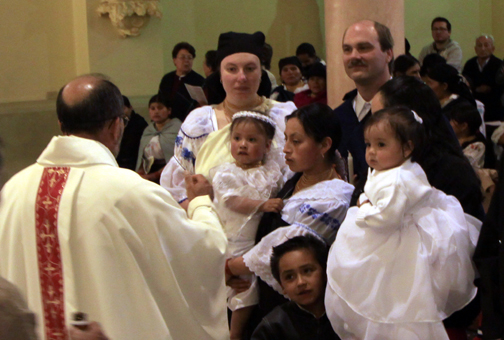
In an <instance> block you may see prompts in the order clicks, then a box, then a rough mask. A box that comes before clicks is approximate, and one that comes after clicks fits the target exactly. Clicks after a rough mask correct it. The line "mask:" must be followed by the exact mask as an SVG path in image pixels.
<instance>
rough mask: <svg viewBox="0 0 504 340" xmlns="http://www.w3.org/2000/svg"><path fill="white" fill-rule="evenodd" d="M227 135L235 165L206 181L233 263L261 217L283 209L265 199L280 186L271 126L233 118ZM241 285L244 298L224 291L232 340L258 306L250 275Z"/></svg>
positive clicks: (248, 117)
mask: <svg viewBox="0 0 504 340" xmlns="http://www.w3.org/2000/svg"><path fill="white" fill-rule="evenodd" d="M230 130H231V133H230V136H231V155H232V156H233V158H234V160H235V162H233V163H224V164H222V165H220V166H217V167H215V168H214V169H212V170H211V171H210V176H211V177H212V185H213V188H214V193H215V199H216V200H217V211H218V213H219V216H220V218H221V220H222V223H223V225H224V230H225V232H226V236H227V238H228V241H229V246H228V253H229V256H230V258H234V257H237V256H240V255H243V254H244V253H245V252H247V251H248V250H250V249H251V248H252V247H253V246H254V243H255V235H256V232H257V226H258V224H259V220H260V218H261V216H262V213H263V212H280V210H281V209H282V207H283V203H282V199H280V198H270V197H271V196H274V195H276V192H277V190H278V188H279V187H280V185H281V184H282V183H280V182H281V181H282V173H281V171H280V167H279V165H278V162H275V161H273V160H272V157H273V155H272V154H271V153H269V152H270V150H271V148H272V145H271V144H272V140H273V137H274V136H275V130H276V124H275V122H273V120H272V119H271V118H269V117H268V116H266V115H264V114H262V113H258V112H238V113H236V114H234V115H233V120H232V123H231V127H230ZM268 153H269V154H268ZM273 153H274V152H273ZM267 154H268V155H267ZM226 264H227V263H226ZM226 268H227V267H226ZM226 274H228V271H227V272H226ZM246 279H247V280H250V281H251V282H252V284H251V287H250V288H249V289H247V290H246V291H244V292H241V293H238V294H236V292H235V291H234V290H233V289H232V288H230V287H227V289H228V307H229V309H230V310H232V311H233V314H232V316H231V339H241V337H242V333H243V331H244V328H245V326H246V324H247V321H248V319H249V317H250V313H251V312H252V309H253V306H254V305H256V304H257V303H258V293H257V286H256V279H255V277H254V276H253V275H249V276H248V277H246Z"/></svg>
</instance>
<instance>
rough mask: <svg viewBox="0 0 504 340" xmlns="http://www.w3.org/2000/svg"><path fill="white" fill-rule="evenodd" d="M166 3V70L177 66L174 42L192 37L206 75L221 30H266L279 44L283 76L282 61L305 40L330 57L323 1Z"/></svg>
mask: <svg viewBox="0 0 504 340" xmlns="http://www.w3.org/2000/svg"><path fill="white" fill-rule="evenodd" d="M162 3H163V7H164V18H163V22H162V32H163V50H164V66H165V70H166V71H170V70H173V69H174V66H173V61H172V55H171V51H172V49H173V46H174V45H175V44H176V43H178V42H180V41H187V42H189V43H191V44H192V45H193V46H194V47H195V48H196V59H195V60H194V69H195V71H196V72H199V73H201V74H202V73H203V69H202V63H203V60H204V55H205V53H206V51H208V50H211V49H213V50H215V49H217V42H218V38H219V34H220V33H222V32H228V31H238V32H247V33H253V32H255V31H262V32H263V33H264V34H265V35H266V42H268V43H269V44H271V45H272V46H273V60H272V63H271V66H272V72H273V74H275V75H276V76H277V78H278V60H279V59H280V58H283V57H285V56H291V55H294V54H295V52H296V47H297V46H298V45H299V44H300V43H302V42H311V43H312V44H313V45H314V46H315V49H316V50H317V51H319V54H321V56H322V57H323V56H324V53H323V52H324V49H323V46H324V43H323V34H322V29H321V27H322V25H323V21H321V20H322V19H321V18H323V0H322V1H321V0H295V1H293V0H254V1H246V0H241V1H236V0H224V1H208V0H172V1H170V2H169V4H170V8H171V9H172V10H169V9H168V2H167V1H163V2H162ZM320 6H322V7H320ZM175 8H176V9H177V10H176V11H174V10H173V9H175Z"/></svg>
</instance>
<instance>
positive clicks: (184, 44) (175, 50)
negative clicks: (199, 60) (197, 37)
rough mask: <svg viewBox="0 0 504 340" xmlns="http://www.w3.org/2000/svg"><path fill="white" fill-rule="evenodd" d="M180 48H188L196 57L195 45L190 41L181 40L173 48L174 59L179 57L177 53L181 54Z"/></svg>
mask: <svg viewBox="0 0 504 340" xmlns="http://www.w3.org/2000/svg"><path fill="white" fill-rule="evenodd" d="M180 50H187V52H189V53H190V54H191V55H192V57H193V58H196V50H195V49H194V47H193V46H192V45H191V44H189V43H188V42H185V41H183V42H179V43H178V44H177V45H175V47H174V48H173V50H172V57H173V59H175V58H177V55H178V54H179V52H180Z"/></svg>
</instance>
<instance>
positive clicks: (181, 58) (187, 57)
mask: <svg viewBox="0 0 504 340" xmlns="http://www.w3.org/2000/svg"><path fill="white" fill-rule="evenodd" d="M177 59H180V60H189V61H191V60H193V59H194V58H193V56H192V55H181V56H180V57H177Z"/></svg>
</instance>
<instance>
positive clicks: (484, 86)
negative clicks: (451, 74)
mask: <svg viewBox="0 0 504 340" xmlns="http://www.w3.org/2000/svg"><path fill="white" fill-rule="evenodd" d="M474 50H475V51H476V57H474V58H471V59H469V60H468V61H467V62H466V63H465V65H464V70H463V71H462V74H463V75H464V76H465V77H466V78H467V79H468V80H469V82H470V83H471V90H472V92H473V95H474V98H476V99H478V100H479V101H481V102H482V103H483V104H485V121H486V122H490V121H496V120H503V118H504V116H503V114H504V112H503V108H502V104H501V101H500V97H501V95H502V90H503V87H502V86H501V85H497V83H496V82H495V77H496V75H497V71H498V70H499V67H500V66H501V64H502V60H500V59H499V58H497V57H496V56H494V55H493V53H494V51H495V46H494V38H493V37H492V36H491V35H481V36H479V37H478V38H477V39H476V45H475V46H474Z"/></svg>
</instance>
